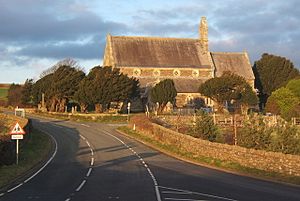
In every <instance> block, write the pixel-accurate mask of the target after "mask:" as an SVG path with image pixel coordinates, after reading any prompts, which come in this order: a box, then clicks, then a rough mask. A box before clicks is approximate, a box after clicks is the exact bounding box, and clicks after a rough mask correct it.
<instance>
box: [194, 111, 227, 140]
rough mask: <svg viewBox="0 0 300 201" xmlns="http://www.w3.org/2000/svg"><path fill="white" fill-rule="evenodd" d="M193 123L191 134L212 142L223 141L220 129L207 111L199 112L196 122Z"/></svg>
mask: <svg viewBox="0 0 300 201" xmlns="http://www.w3.org/2000/svg"><path fill="white" fill-rule="evenodd" d="M193 123H194V125H193V127H192V128H191V129H190V132H189V134H190V135H191V136H193V137H195V138H201V139H203V140H209V141H211V142H216V141H218V142H222V141H223V137H222V134H221V132H220V129H219V128H218V127H217V126H216V125H215V124H214V121H213V118H212V117H211V116H210V115H208V114H207V113H206V112H203V111H200V112H198V113H197V116H196V122H193Z"/></svg>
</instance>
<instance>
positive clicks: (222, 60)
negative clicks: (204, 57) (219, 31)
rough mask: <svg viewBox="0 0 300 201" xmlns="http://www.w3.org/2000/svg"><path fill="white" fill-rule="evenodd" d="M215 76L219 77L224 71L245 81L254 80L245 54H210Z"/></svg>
mask: <svg viewBox="0 0 300 201" xmlns="http://www.w3.org/2000/svg"><path fill="white" fill-rule="evenodd" d="M211 57H212V60H213V63H214V66H215V76H216V77H220V76H221V75H222V74H223V73H224V72H225V71H230V72H233V73H235V74H237V75H240V76H242V77H244V78H245V79H246V80H248V81H250V80H254V74H253V71H252V67H251V64H250V61H249V58H248V55H247V53H246V52H240V53H239V52H212V53H211Z"/></svg>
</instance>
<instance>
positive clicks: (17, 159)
mask: <svg viewBox="0 0 300 201" xmlns="http://www.w3.org/2000/svg"><path fill="white" fill-rule="evenodd" d="M16 143H17V147H16V164H17V165H18V164H19V140H18V139H17V142H16Z"/></svg>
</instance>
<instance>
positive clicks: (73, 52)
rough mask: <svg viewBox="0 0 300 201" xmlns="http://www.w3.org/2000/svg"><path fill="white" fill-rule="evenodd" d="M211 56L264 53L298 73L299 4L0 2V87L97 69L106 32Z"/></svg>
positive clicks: (292, 0)
mask: <svg viewBox="0 0 300 201" xmlns="http://www.w3.org/2000/svg"><path fill="white" fill-rule="evenodd" d="M201 16H206V17H207V21H208V26H209V49H210V51H244V50H246V51H247V52H248V53H249V56H250V59H251V63H252V64H253V63H254V61H256V60H258V59H259V58H260V56H261V54H262V53H264V52H267V53H271V54H275V55H280V56H284V57H287V58H289V59H290V60H291V61H293V62H294V64H295V66H297V67H299V66H300V57H299V56H300V48H299V47H300V42H299V38H300V26H299V25H300V1H298V0H285V1H282V0H251V1H240V0H210V1H207V0H164V1H161V0H151V1H150V0H146V1H145V0H143V1H142V0H140V1H138V0H135V1H134V0H128V1H125V0H111V1H108V0H106V1H102V0H80V1H79V0H64V1H59V0H9V1H8V0H0V25H1V26H0V83H12V82H15V83H23V82H24V81H25V80H26V78H34V79H38V78H39V74H40V73H41V72H42V71H44V70H46V69H47V68H49V67H51V66H53V65H54V64H55V63H57V62H58V61H60V60H62V59H64V58H73V59H75V60H76V61H77V62H78V63H79V65H81V66H82V67H83V68H84V69H85V70H86V72H88V70H89V69H90V68H92V67H93V66H95V65H99V64H102V57H103V51H104V45H105V36H106V34H107V33H111V34H112V35H142V36H161V37H183V38H197V37H198V26H199V21H200V18H201Z"/></svg>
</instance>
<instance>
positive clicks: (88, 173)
mask: <svg viewBox="0 0 300 201" xmlns="http://www.w3.org/2000/svg"><path fill="white" fill-rule="evenodd" d="M91 172H92V168H89V171H88V172H87V173H86V176H87V177H89V176H90V174H91Z"/></svg>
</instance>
